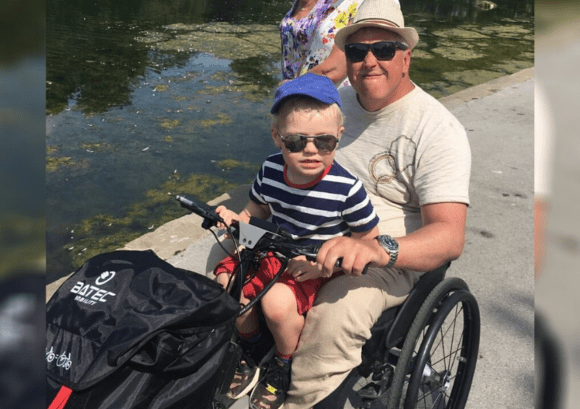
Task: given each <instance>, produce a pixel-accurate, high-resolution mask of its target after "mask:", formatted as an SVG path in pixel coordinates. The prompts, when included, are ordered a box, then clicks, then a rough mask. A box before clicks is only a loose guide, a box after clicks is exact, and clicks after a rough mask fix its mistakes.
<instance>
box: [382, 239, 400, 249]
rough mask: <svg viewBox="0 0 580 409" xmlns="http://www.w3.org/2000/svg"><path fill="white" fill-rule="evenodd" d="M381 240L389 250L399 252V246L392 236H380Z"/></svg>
mask: <svg viewBox="0 0 580 409" xmlns="http://www.w3.org/2000/svg"><path fill="white" fill-rule="evenodd" d="M379 240H380V242H381V244H382V245H383V246H385V247H386V248H388V249H389V250H397V249H398V248H399V244H398V243H397V241H396V240H395V239H393V238H392V237H391V236H379Z"/></svg>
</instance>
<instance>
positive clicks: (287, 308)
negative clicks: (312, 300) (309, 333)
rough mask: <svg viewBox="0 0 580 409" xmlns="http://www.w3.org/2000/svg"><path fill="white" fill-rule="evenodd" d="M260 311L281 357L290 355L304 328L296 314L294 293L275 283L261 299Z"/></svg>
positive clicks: (301, 320) (286, 287) (302, 319)
mask: <svg viewBox="0 0 580 409" xmlns="http://www.w3.org/2000/svg"><path fill="white" fill-rule="evenodd" d="M261 305H262V311H263V312H264V317H265V318H266V323H267V324H268V328H270V331H271V332H272V335H273V336H274V341H275V342H276V349H277V350H278V353H279V354H281V355H292V354H293V353H294V351H295V350H296V346H297V345H298V339H299V338H300V332H301V331H302V327H303V326H304V316H302V315H300V314H298V306H297V303H296V297H295V295H294V292H293V291H292V290H291V289H290V287H288V286H287V285H285V284H281V283H276V284H274V286H272V288H271V289H270V291H268V293H267V294H265V295H264V298H262V304H261Z"/></svg>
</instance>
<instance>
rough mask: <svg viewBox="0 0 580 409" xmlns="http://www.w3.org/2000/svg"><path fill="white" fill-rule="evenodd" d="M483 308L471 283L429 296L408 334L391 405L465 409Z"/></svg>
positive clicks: (450, 282)
mask: <svg viewBox="0 0 580 409" xmlns="http://www.w3.org/2000/svg"><path fill="white" fill-rule="evenodd" d="M479 331H480V317H479V307H478V305H477V301H476V300H475V298H474V297H473V295H472V294H471V293H470V292H469V290H468V287H467V284H465V282H464V281H463V280H461V279H459V278H449V279H446V280H444V281H443V282H441V283H440V284H439V285H437V286H436V287H435V288H434V289H433V291H432V292H431V293H430V294H429V296H428V297H427V298H426V300H425V302H424V303H423V305H422V307H421V309H420V310H419V312H418V314H417V316H416V317H415V319H414V320H413V324H412V326H411V329H410V330H409V332H408V333H407V336H406V338H405V342H404V344H403V348H402V349H401V354H400V357H399V361H398V363H397V366H396V368H395V373H394V376H393V382H392V384H391V388H390V391H389V396H388V401H387V407H388V408H389V409H397V408H404V409H410V408H413V409H415V408H433V409H443V408H445V409H462V408H463V407H464V406H465V403H466V402H467V397H468V395H469V390H470V388H471V381H472V380H473V374H474V372H475V364H476V361H477V353H478V349H479Z"/></svg>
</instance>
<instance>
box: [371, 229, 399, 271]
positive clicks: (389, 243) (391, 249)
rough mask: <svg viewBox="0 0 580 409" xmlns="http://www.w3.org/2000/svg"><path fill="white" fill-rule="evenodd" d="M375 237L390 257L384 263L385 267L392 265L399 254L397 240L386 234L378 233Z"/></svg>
mask: <svg viewBox="0 0 580 409" xmlns="http://www.w3.org/2000/svg"><path fill="white" fill-rule="evenodd" d="M376 239H377V241H378V242H379V244H380V245H381V247H382V248H384V249H385V251H386V252H387V253H389V256H390V257H391V258H390V260H389V263H388V264H387V265H386V268H390V267H393V266H394V265H395V263H396V262H397V257H398V256H399V243H397V240H395V239H394V238H392V237H391V236H389V235H387V234H382V235H379V236H377V237H376Z"/></svg>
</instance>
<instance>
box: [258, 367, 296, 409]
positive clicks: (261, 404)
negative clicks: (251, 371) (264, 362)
mask: <svg viewBox="0 0 580 409" xmlns="http://www.w3.org/2000/svg"><path fill="white" fill-rule="evenodd" d="M289 387H290V362H284V361H282V360H281V359H280V358H279V357H278V356H274V358H273V359H272V360H271V361H270V363H269V364H268V369H266V375H265V376H264V379H262V381H260V383H259V384H257V385H256V387H255V388H254V390H253V391H252V394H251V395H250V408H251V409H277V408H279V407H280V406H282V404H283V403H284V400H285V399H286V392H288V388H289Z"/></svg>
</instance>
